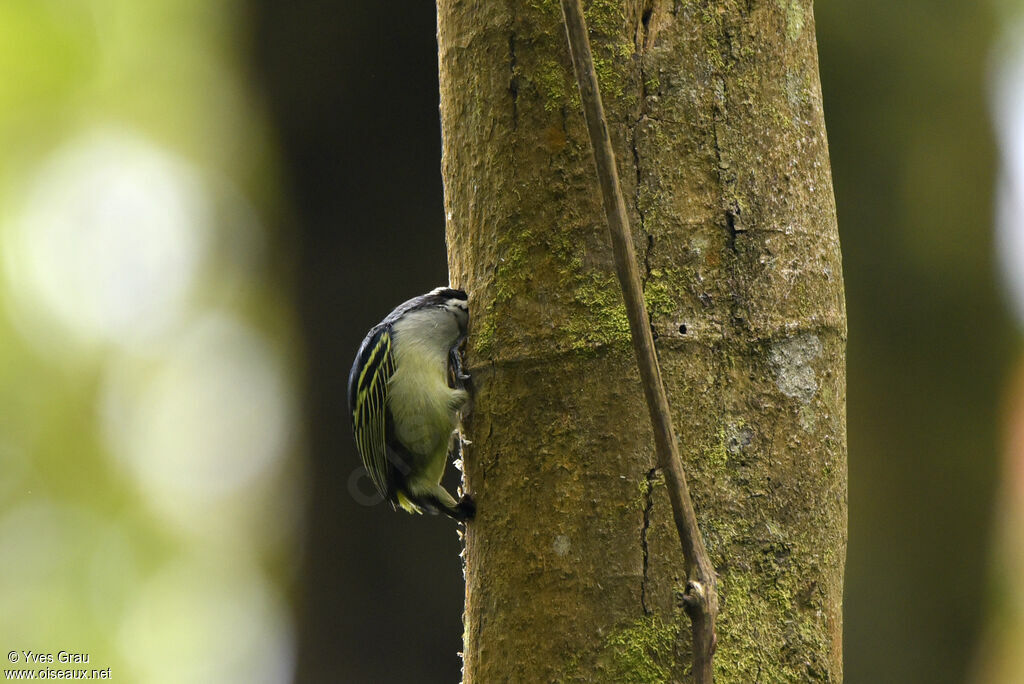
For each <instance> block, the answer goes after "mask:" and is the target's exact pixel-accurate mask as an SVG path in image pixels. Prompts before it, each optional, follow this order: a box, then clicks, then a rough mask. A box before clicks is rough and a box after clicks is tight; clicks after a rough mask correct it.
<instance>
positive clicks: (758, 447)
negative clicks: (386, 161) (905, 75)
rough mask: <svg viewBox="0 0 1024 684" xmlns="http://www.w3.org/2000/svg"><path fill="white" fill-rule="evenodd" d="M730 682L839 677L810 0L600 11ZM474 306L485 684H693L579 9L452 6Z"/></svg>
mask: <svg viewBox="0 0 1024 684" xmlns="http://www.w3.org/2000/svg"><path fill="white" fill-rule="evenodd" d="M585 5H586V10H587V20H588V24H589V26H590V32H591V41H592V43H593V49H594V56H595V63H596V66H597V68H598V71H599V80H600V83H601V88H602V92H603V95H604V99H605V107H606V110H607V113H608V119H609V125H610V128H611V133H612V136H613V141H614V143H615V146H616V155H617V158H618V163H619V170H620V176H621V178H622V182H623V184H624V186H625V187H624V191H625V193H626V196H627V198H629V200H630V203H631V205H632V206H631V207H630V212H631V216H630V220H631V223H632V227H633V235H634V241H635V246H636V249H637V252H638V254H639V255H640V258H641V259H642V260H643V264H642V271H643V273H644V278H645V296H646V299H647V302H648V307H649V310H650V312H651V318H652V326H653V328H654V331H655V333H656V335H657V346H658V352H659V356H660V361H661V365H662V373H663V375H664V379H665V383H666V387H667V390H668V392H669V397H670V399H671V402H672V407H673V418H674V421H675V424H676V428H677V431H678V433H679V436H680V441H681V445H680V446H681V451H682V453H683V457H684V466H685V468H686V471H687V476H688V479H689V483H690V487H691V491H692V495H693V499H694V503H695V506H696V508H697V515H698V518H699V519H700V523H701V528H702V531H703V534H704V536H705V540H706V542H707V545H708V550H709V552H710V554H711V556H712V560H713V562H714V564H715V567H716V569H717V571H718V573H719V581H720V586H719V590H720V601H721V613H720V615H719V626H718V639H719V643H718V651H717V654H716V656H715V671H716V676H717V679H718V681H721V682H754V681H765V682H788V681H805V680H822V681H840V680H841V679H842V658H841V635H842V619H841V601H842V576H843V562H844V557H845V547H846V421H845V369H844V350H845V337H846V328H845V308H844V303H843V288H842V272H841V263H840V252H839V242H838V234H837V229H836V220H835V206H834V201H833V197H832V185H831V178H830V172H829V162H828V151H827V146H826V141H825V129H824V121H823V118H822V111H821V93H820V87H819V81H818V71H817V57H816V46H815V40H814V23H813V17H812V10H811V3H810V1H809V0H777V1H772V0H756V1H754V0H751V1H744V2H734V1H721V2H711V1H703V2H697V1H695V0H674V1H673V0H653V1H652V0H628V1H623V0H591V1H590V2H586V3H585ZM438 43H439V48H440V54H439V61H440V83H441V118H442V130H443V134H444V146H443V154H444V158H443V174H444V181H445V208H446V211H447V215H448V225H447V236H448V244H449V266H450V271H451V277H452V282H453V283H455V284H457V285H460V286H462V287H465V288H466V289H467V291H468V292H469V293H470V304H471V307H472V322H471V329H470V338H469V344H468V349H467V356H468V359H467V360H468V365H469V367H470V369H471V371H472V372H473V374H474V378H475V385H476V387H477V396H476V401H475V408H474V412H473V414H472V416H471V418H470V420H469V421H468V425H467V432H468V435H467V436H468V438H469V439H470V440H471V441H472V444H471V445H470V446H468V447H467V450H466V459H465V466H466V482H467V486H468V488H469V490H470V491H471V492H472V494H473V495H474V497H475V498H476V501H477V519H476V520H475V521H474V522H472V523H471V524H470V525H469V527H468V530H467V532H466V614H465V681H467V682H496V681H545V682H546V681H581V682H582V681H644V682H646V681H687V680H688V679H689V666H690V663H691V658H690V635H689V624H688V621H687V619H686V617H685V615H684V613H683V611H682V609H681V608H679V607H678V605H677V595H678V593H679V592H680V591H681V590H682V588H683V586H684V584H685V580H686V577H685V576H684V563H683V559H682V556H681V552H680V547H679V541H678V538H677V536H676V531H675V528H674V526H673V522H672V512H671V509H670V506H669V501H668V496H667V494H666V492H665V488H664V486H662V480H661V478H660V473H659V471H658V469H657V468H656V467H655V456H654V451H653V443H652V437H651V432H650V426H649V423H648V419H647V410H646V407H645V406H644V403H643V402H644V399H643V392H642V390H641V388H640V386H639V380H638V374H637V369H636V362H635V360H634V358H633V353H632V348H631V346H630V341H629V326H628V323H627V321H626V315H625V310H624V309H623V306H622V301H621V296H620V293H619V290H618V283H617V281H616V279H615V275H614V270H613V267H612V255H611V251H610V246H609V241H608V236H607V230H606V228H605V225H604V218H603V213H602V209H601V202H600V196H599V193H598V190H597V182H596V179H595V176H594V168H593V161H592V158H591V152H590V147H589V142H588V139H587V134H586V129H585V125H584V121H583V116H582V113H581V111H580V107H579V100H578V97H577V95H576V91H575V85H574V78H573V74H572V67H571V63H570V61H569V55H568V51H567V48H566V44H565V35H564V30H563V27H562V20H561V14H560V10H559V4H558V1H557V0H438Z"/></svg>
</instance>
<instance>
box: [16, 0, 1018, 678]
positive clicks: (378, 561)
mask: <svg viewBox="0 0 1024 684" xmlns="http://www.w3.org/2000/svg"><path fill="white" fill-rule="evenodd" d="M384 9H385V7H384V6H383V5H379V4H376V3H367V2H364V3H351V2H327V1H325V0H293V1H292V2H290V3H276V2H259V1H257V0H248V1H245V0H234V1H228V0H146V1H145V2H140V1H138V0H4V2H0V149H2V150H3V154H2V155H0V553H2V558H3V560H2V562H0V616H2V617H0V648H2V647H6V650H7V651H11V650H15V651H24V650H33V651H38V652H44V653H45V652H53V653H56V652H57V651H58V650H60V649H65V650H69V651H78V652H87V653H89V654H90V663H89V666H90V667H96V668H99V669H103V668H106V667H110V668H111V673H112V675H113V678H114V680H115V681H126V682H287V681H298V682H338V681H354V682H361V681H374V682H390V681H402V680H405V681H415V682H435V681H436V682H451V681H457V679H458V677H459V668H460V661H459V658H458V655H457V652H458V650H459V649H460V647H461V607H462V576H461V570H460V562H459V558H458V553H459V549H460V545H459V540H458V538H457V535H456V532H455V528H454V526H453V525H452V524H451V523H450V522H449V521H447V520H444V519H441V518H415V517H412V516H407V515H399V514H395V513H391V512H390V511H388V510H386V507H384V506H365V505H362V504H361V503H360V502H361V501H362V498H361V497H360V496H359V493H358V492H357V491H354V490H353V489H352V486H351V484H350V480H349V478H350V476H351V474H352V473H353V471H354V469H355V468H356V466H357V463H358V460H357V457H356V454H355V451H354V447H353V444H352V441H351V437H350V435H349V426H348V420H347V417H346V415H345V414H346V409H345V382H346V376H347V372H348V367H349V364H350V363H351V359H352V357H353V355H354V352H355V349H356V347H357V345H358V343H359V341H360V339H361V338H362V335H363V334H364V333H365V331H366V330H367V329H368V328H369V327H370V326H371V325H373V324H374V323H376V322H377V321H378V320H379V319H380V318H381V317H382V316H383V315H384V314H385V313H387V311H388V310H389V309H390V308H391V307H392V306H394V305H395V304H396V303H398V302H400V301H402V300H404V299H406V298H407V297H409V296H411V295H413V294H418V293H421V292H423V291H426V290H428V289H430V288H432V287H434V286H436V285H439V284H444V283H445V282H446V281H447V276H446V266H445V263H446V262H445V256H444V233H443V226H444V217H443V215H442V209H441V192H442V190H441V180H440V170H439V169H440V135H439V124H438V114H437V97H438V95H437V71H436V42H435V23H434V22H435V17H434V7H433V5H432V4H431V3H424V2H421V1H413V0H396V1H395V2H390V3H387V5H386V11H384ZM815 9H816V16H817V33H818V42H819V52H820V62H821V64H820V66H821V79H822V85H823V91H824V94H825V113H826V119H827V123H828V129H829V140H830V147H831V156H832V168H833V174H834V181H835V192H836V199H837V205H838V211H839V226H840V235H841V238H842V244H843V251H844V266H845V277H846V286H847V299H848V310H849V328H850V343H849V376H848V381H849V446H850V546H849V556H848V565H847V575H846V578H847V582H846V600H845V616H846V618H845V620H846V623H845V625H846V639H845V645H844V648H845V659H846V675H847V681H849V682H929V683H932V682H964V681H975V682H1002V683H1006V684H1013V683H1016V682H1022V681H1024V663H1022V658H1024V656H1022V654H1021V652H1022V651H1024V627H1022V621H1024V586H1022V582H1024V437H1022V436H1021V435H1024V428H1022V427H1021V426H1022V425H1024V418H1022V416H1024V400H1022V399H1021V396H1024V390H1022V387H1024V379H1022V377H1024V376H1022V374H1021V372H1020V371H1019V370H1017V366H1018V364H1019V358H1018V357H1019V354H1020V352H1019V350H1020V339H1019V332H1018V331H1019V324H1020V321H1021V320H1024V318H1022V313H1021V312H1024V223H1022V221H1024V219H1022V218H1021V217H1022V216H1024V199H1022V198H1024V28H1022V27H1024V24H1021V23H1020V22H1021V19H1022V18H1024V12H1022V10H1024V3H1021V2H1019V1H1018V0H1003V1H1001V2H991V3H976V2H969V1H967V0H963V1H961V2H949V1H948V0H947V1H939V0H895V1H894V0H861V1H860V2H851V1H848V0H843V1H839V0H820V1H819V2H818V3H817V6H816V8H815Z"/></svg>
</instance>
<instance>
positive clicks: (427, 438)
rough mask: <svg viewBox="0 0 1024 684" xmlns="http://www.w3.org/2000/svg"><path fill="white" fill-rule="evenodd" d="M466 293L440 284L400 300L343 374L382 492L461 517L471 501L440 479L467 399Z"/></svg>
mask: <svg viewBox="0 0 1024 684" xmlns="http://www.w3.org/2000/svg"><path fill="white" fill-rule="evenodd" d="M468 325H469V298H468V297H467V295H466V293H465V292H464V291H462V290H454V289H451V288H447V287H439V288H436V289H434V290H432V291H431V292H429V293H427V294H425V295H420V296H419V297H413V298H412V299H410V300H409V301H407V302H405V303H404V304H401V305H399V306H398V307H397V308H395V310H394V311H392V312H391V313H390V314H388V315H387V317H386V318H385V319H384V320H383V321H381V322H380V323H378V324H377V325H376V326H374V327H373V328H372V329H371V330H370V332H368V333H367V334H366V337H365V338H364V339H363V343H362V344H361V345H360V346H359V352H358V353H357V354H356V359H355V362H354V363H353V364H352V370H351V371H350V372H349V375H348V402H349V410H350V411H351V412H352V429H353V431H354V432H355V437H356V446H357V447H358V449H359V455H360V456H361V457H362V459H363V465H364V466H365V467H366V472H367V473H368V474H369V475H370V479H371V480H372V481H373V484H374V486H375V487H376V488H377V491H378V492H379V493H380V495H381V496H382V497H384V498H385V499H387V500H388V501H390V502H391V504H392V505H395V504H397V505H399V506H401V507H402V508H403V509H405V510H406V511H408V512H410V513H422V512H423V511H427V512H430V513H437V512H438V511H441V512H443V513H445V514H447V515H449V516H451V517H452V518H455V519H456V520H460V521H466V520H469V519H471V518H472V517H473V514H474V513H475V506H474V504H473V500H472V499H471V498H469V496H465V497H463V498H462V500H461V501H459V502H456V501H455V498H454V497H452V495H451V494H449V493H448V492H447V491H446V490H445V488H444V487H442V486H441V477H442V476H443V475H444V469H445V464H446V463H447V460H448V453H449V446H450V445H451V443H452V435H453V433H454V432H455V429H456V427H457V426H458V424H459V417H460V411H461V410H462V408H463V407H464V406H465V405H466V402H467V401H468V400H469V392H468V391H467V389H466V388H467V387H468V386H469V385H468V381H469V376H468V375H466V374H464V373H463V371H462V362H461V360H460V357H459V352H458V347H459V344H460V343H461V342H462V340H463V339H464V338H465V337H466V330H467V327H468Z"/></svg>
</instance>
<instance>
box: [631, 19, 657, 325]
mask: <svg viewBox="0 0 1024 684" xmlns="http://www.w3.org/2000/svg"><path fill="white" fill-rule="evenodd" d="M653 12H654V0H647V2H646V4H645V7H644V10H643V12H642V14H641V17H640V26H638V27H637V32H636V35H637V37H638V38H639V40H638V41H637V46H636V47H637V52H636V55H637V63H638V67H639V71H640V112H639V116H638V117H637V120H636V123H634V124H633V136H632V140H631V143H632V151H633V168H634V169H635V170H636V189H635V191H634V193H633V208H634V209H635V210H636V214H637V217H638V218H639V220H640V230H641V232H642V233H643V234H644V235H646V236H647V248H646V249H645V250H644V272H643V273H642V274H641V276H640V287H641V289H642V290H643V291H644V292H646V291H647V281H648V279H650V277H651V249H652V248H653V247H654V236H653V235H651V234H650V233H648V232H647V217H646V216H644V212H643V209H641V202H640V187H641V178H642V174H641V171H640V150H639V148H638V147H637V135H638V134H639V133H640V126H641V125H643V123H644V121H645V119H646V118H647V97H648V93H647V78H646V75H645V74H644V53H645V52H646V51H647V39H648V36H649V34H648V28H649V27H650V23H651V15H652V14H653ZM648 319H650V314H648ZM649 323H651V325H652V329H653V323H654V322H653V321H649Z"/></svg>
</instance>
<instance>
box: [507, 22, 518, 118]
mask: <svg viewBox="0 0 1024 684" xmlns="http://www.w3.org/2000/svg"><path fill="white" fill-rule="evenodd" d="M512 23H513V24H514V23H515V17H513V18H512ZM508 71H509V79H508V92H509V94H510V95H511V96H512V130H516V129H517V128H519V77H518V76H517V75H516V32H515V30H513V31H512V32H511V33H509V36H508Z"/></svg>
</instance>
